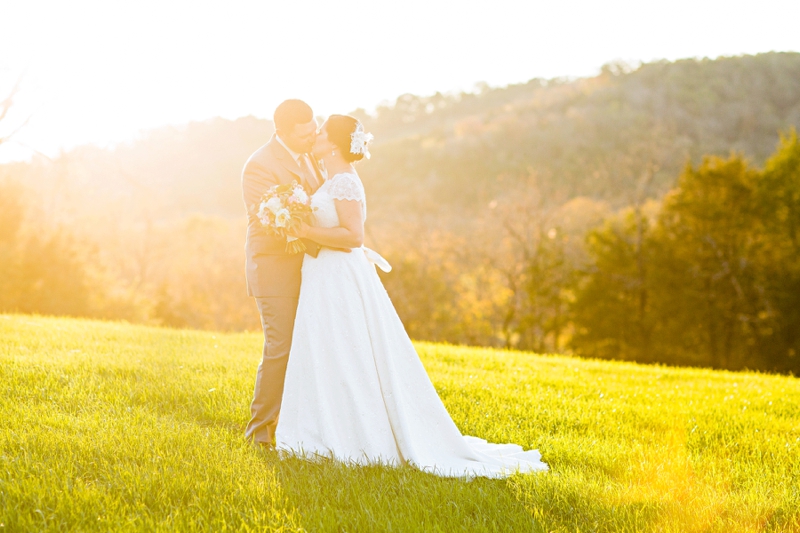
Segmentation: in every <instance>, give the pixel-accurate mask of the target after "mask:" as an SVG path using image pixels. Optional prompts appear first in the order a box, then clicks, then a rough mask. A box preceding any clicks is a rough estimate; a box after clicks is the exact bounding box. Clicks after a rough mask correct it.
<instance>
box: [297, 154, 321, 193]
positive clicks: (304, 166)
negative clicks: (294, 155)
mask: <svg viewBox="0 0 800 533" xmlns="http://www.w3.org/2000/svg"><path fill="white" fill-rule="evenodd" d="M297 162H298V163H299V164H300V170H302V171H303V177H304V178H305V179H306V182H307V183H308V186H309V187H310V188H311V192H314V191H316V190H317V189H318V188H319V180H318V179H317V173H316V172H315V171H314V167H312V166H311V161H310V160H309V159H308V155H306V154H300V157H299V158H298V160H297Z"/></svg>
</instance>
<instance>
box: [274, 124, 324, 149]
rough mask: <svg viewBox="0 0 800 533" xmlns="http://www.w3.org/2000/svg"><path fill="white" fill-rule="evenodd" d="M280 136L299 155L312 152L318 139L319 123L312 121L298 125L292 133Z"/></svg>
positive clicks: (284, 133) (283, 133)
mask: <svg viewBox="0 0 800 533" xmlns="http://www.w3.org/2000/svg"><path fill="white" fill-rule="evenodd" d="M280 136H281V139H283V142H285V143H286V146H288V147H289V148H291V149H292V151H293V152H297V153H298V154H304V153H306V152H310V151H311V147H312V146H314V141H315V140H316V138H317V123H316V121H314V120H312V121H311V122H307V123H305V124H297V125H295V127H294V128H292V131H290V132H280Z"/></svg>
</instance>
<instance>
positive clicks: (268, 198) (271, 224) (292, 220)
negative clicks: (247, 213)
mask: <svg viewBox="0 0 800 533" xmlns="http://www.w3.org/2000/svg"><path fill="white" fill-rule="evenodd" d="M311 211H312V210H311V198H309V196H308V194H306V191H305V190H303V187H301V186H300V185H299V184H298V183H297V182H296V181H293V182H292V183H291V185H273V186H272V187H270V188H269V190H268V191H267V192H266V193H264V196H263V197H262V198H261V203H260V204H259V206H258V215H257V216H258V220H260V221H261V224H263V225H264V227H266V228H268V229H270V230H272V232H273V233H274V234H275V235H277V236H278V237H283V238H285V239H286V251H287V252H289V253H290V254H296V253H300V252H304V251H305V250H306V245H305V244H303V241H301V240H300V239H298V238H297V237H292V236H291V235H288V231H289V230H290V229H293V228H296V227H297V226H299V225H300V224H301V223H302V222H303V221H305V220H307V219H308V216H309V215H310V214H311Z"/></svg>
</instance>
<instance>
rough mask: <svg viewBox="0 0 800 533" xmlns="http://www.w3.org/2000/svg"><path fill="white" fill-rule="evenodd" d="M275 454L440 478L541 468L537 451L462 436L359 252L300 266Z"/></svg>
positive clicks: (326, 255)
mask: <svg viewBox="0 0 800 533" xmlns="http://www.w3.org/2000/svg"><path fill="white" fill-rule="evenodd" d="M302 276H303V277H302V280H303V281H302V285H301V289H300V300H299V303H298V308H297V317H296V319H295V326H294V335H293V337H292V348H291V353H290V355H289V364H288V367H287V370H286V381H285V385H284V393H283V401H282V405H281V414H280V418H279V421H278V428H277V431H276V440H277V447H278V449H279V450H283V451H285V452H289V453H292V454H300V455H303V456H306V457H313V456H325V457H332V458H334V459H336V460H339V461H344V462H347V463H352V464H359V465H366V464H374V463H382V464H389V465H401V464H411V465H413V466H415V467H417V468H419V469H421V470H423V471H428V472H431V473H434V474H437V475H440V476H449V477H467V478H471V477H474V476H485V477H503V476H506V475H509V474H512V473H515V472H531V471H541V470H547V469H548V467H547V465H546V464H545V463H543V462H542V461H541V454H540V453H539V452H538V451H537V450H527V451H525V450H523V449H522V447H521V446H518V445H516V444H490V443H487V442H486V441H484V440H482V439H479V438H476V437H469V436H462V435H461V433H460V432H459V430H458V428H457V427H456V425H455V423H454V422H453V420H452V419H451V418H450V415H449V414H448V413H447V410H446V409H445V407H444V404H443V403H442V401H441V400H440V399H439V396H438V394H437V393H436V390H435V389H434V387H433V384H432V383H431V381H430V379H429V378H428V375H427V373H426V371H425V368H424V367H423V366H422V363H421V362H420V360H419V357H418V356H417V353H416V351H415V349H414V346H413V345H412V343H411V340H410V339H409V337H408V334H407V333H406V331H405V328H404V327H403V324H402V322H401V321H400V318H399V317H398V316H397V312H396V311H395V309H394V306H393V305H392V302H391V300H390V299H389V295H388V294H387V293H386V290H385V289H384V287H383V284H382V283H381V280H380V278H379V277H378V274H377V272H376V271H375V268H374V266H373V265H372V263H370V262H369V260H368V259H367V257H366V255H365V254H364V253H363V251H362V250H361V249H354V250H353V251H352V253H342V252H336V251H333V250H328V249H323V250H321V251H320V253H319V255H318V256H317V257H316V258H314V257H310V256H306V257H305V259H304V261H303V270H302Z"/></svg>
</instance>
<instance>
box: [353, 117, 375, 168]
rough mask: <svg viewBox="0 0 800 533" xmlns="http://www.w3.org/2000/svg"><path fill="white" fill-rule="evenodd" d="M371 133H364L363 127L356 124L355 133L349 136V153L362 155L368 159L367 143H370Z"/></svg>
mask: <svg viewBox="0 0 800 533" xmlns="http://www.w3.org/2000/svg"><path fill="white" fill-rule="evenodd" d="M372 139H373V136H372V134H371V133H364V125H363V124H361V123H360V122H358V123H357V124H356V131H354V132H353V133H351V134H350V153H351V154H364V157H366V158H367V159H369V143H370V141H372Z"/></svg>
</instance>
